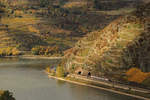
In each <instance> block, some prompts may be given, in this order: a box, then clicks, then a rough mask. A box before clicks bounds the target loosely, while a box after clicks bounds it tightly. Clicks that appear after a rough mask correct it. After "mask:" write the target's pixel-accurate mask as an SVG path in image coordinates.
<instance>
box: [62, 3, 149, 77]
mask: <svg viewBox="0 0 150 100" xmlns="http://www.w3.org/2000/svg"><path fill="white" fill-rule="evenodd" d="M149 7H150V4H147V5H146V6H144V7H143V8H142V7H141V8H139V9H138V10H137V11H136V12H134V14H130V15H126V16H123V17H120V18H118V19H117V20H115V21H113V22H112V23H110V24H109V25H108V26H107V27H105V28H104V29H103V30H98V31H95V32H91V33H89V34H87V35H86V36H85V37H84V38H82V39H81V40H79V41H78V42H77V43H76V45H75V47H74V48H72V49H70V50H67V51H66V52H65V56H66V59H65V61H66V63H65V64H64V65H63V66H66V68H67V69H68V70H72V69H73V70H74V72H76V70H77V69H79V68H82V69H83V70H87V71H90V72H92V74H93V75H96V76H99V75H103V74H112V73H115V72H118V71H120V72H121V73H122V75H123V74H124V71H126V70H127V69H129V68H131V67H138V68H140V69H141V70H142V71H146V72H147V71H150V68H149V64H150V63H149V60H148V59H150V58H149V57H148V55H149V51H148V48H149V45H148V43H149V40H150V38H149V32H150V30H149V27H150V26H149V25H150V24H149V22H150V17H149V16H150V15H149V11H150V8H149ZM141 9H142V10H141ZM143 18H144V19H143Z"/></svg>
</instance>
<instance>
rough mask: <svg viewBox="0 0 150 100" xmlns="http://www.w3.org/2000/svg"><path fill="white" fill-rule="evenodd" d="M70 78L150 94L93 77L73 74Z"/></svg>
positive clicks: (149, 91) (146, 90) (144, 90)
mask: <svg viewBox="0 0 150 100" xmlns="http://www.w3.org/2000/svg"><path fill="white" fill-rule="evenodd" d="M70 77H74V78H77V79H81V80H85V81H89V82H94V83H98V84H103V85H106V86H109V87H115V88H120V89H124V90H129V89H130V90H132V91H137V92H142V93H148V94H150V90H148V89H143V88H138V87H133V86H129V85H125V84H120V83H114V82H110V81H107V80H102V79H99V80H97V79H94V78H91V77H92V76H91V77H87V76H81V75H76V74H71V75H70Z"/></svg>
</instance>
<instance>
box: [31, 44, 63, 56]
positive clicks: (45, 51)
mask: <svg viewBox="0 0 150 100" xmlns="http://www.w3.org/2000/svg"><path fill="white" fill-rule="evenodd" d="M31 51H32V54H34V55H56V54H58V53H61V52H60V50H59V48H58V47H57V46H53V47H50V46H49V47H47V46H37V47H34V48H32V50H31Z"/></svg>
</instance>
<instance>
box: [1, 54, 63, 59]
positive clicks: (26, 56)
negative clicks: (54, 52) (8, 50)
mask: <svg viewBox="0 0 150 100" xmlns="http://www.w3.org/2000/svg"><path fill="white" fill-rule="evenodd" d="M1 58H24V59H63V57H48V56H39V55H19V56H4V57H1Z"/></svg>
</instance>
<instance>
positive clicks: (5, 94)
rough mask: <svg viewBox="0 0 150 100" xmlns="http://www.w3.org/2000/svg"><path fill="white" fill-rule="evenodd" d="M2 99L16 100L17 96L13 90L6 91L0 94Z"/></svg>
mask: <svg viewBox="0 0 150 100" xmlns="http://www.w3.org/2000/svg"><path fill="white" fill-rule="evenodd" d="M0 100H15V98H14V97H13V94H12V93H11V92H9V91H4V92H3V93H2V94H1V96H0Z"/></svg>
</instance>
